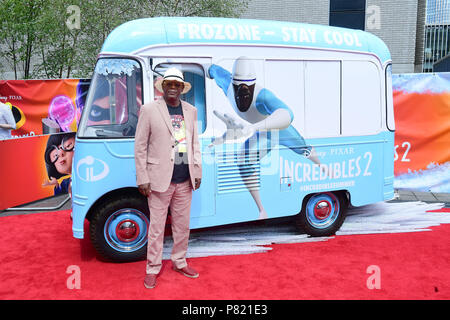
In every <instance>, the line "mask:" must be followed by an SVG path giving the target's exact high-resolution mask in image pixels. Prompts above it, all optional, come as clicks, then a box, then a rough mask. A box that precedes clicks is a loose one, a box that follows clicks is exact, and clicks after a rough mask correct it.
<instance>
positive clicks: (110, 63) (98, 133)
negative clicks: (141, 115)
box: [78, 58, 142, 138]
mask: <svg viewBox="0 0 450 320" xmlns="http://www.w3.org/2000/svg"><path fill="white" fill-rule="evenodd" d="M141 105H142V69H141V66H140V64H139V62H137V61H135V60H131V59H117V58H105V59H99V60H98V61H97V65H96V67H95V70H94V74H93V77H92V82H91V86H90V88H89V93H88V97H87V101H86V105H85V108H87V110H85V111H84V112H83V117H82V119H81V121H80V127H79V129H78V136H79V137H80V138H129V137H134V134H135V131H136V125H137V119H138V118H137V114H138V109H139V108H140V106H141Z"/></svg>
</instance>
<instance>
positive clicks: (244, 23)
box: [101, 17, 391, 63]
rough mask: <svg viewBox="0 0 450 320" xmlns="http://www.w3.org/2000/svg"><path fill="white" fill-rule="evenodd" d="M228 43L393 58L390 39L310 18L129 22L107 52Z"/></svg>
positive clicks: (115, 35) (107, 43) (112, 37)
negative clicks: (308, 21)
mask: <svg viewBox="0 0 450 320" xmlns="http://www.w3.org/2000/svg"><path fill="white" fill-rule="evenodd" d="M177 43H179V44H182V43H218V44H219V43H228V44H260V45H285V46H299V47H309V48H328V49H334V50H345V51H358V52H368V53H372V54H375V55H376V56H377V57H378V58H379V59H380V60H381V62H382V63H385V62H386V61H388V60H390V59H391V56H390V53H389V50H388V48H387V46H386V44H385V43H384V42H383V41H382V40H381V39H379V38H378V37H376V36H375V35H373V34H371V33H368V32H364V31H361V30H353V29H345V28H337V27H330V26H323V25H313V24H304V23H293V22H282V21H267V20H251V19H231V18H184V17H158V18H145V19H138V20H133V21H129V22H127V23H124V24H122V25H120V26H119V27H117V28H116V29H114V30H113V31H112V32H111V33H110V34H109V36H108V37H107V39H106V40H105V43H104V44H103V47H102V50H101V52H108V53H112V52H120V53H128V54H132V53H138V52H139V51H141V50H142V49H145V48H147V47H149V46H152V45H158V44H177Z"/></svg>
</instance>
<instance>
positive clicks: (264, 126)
mask: <svg viewBox="0 0 450 320" xmlns="http://www.w3.org/2000/svg"><path fill="white" fill-rule="evenodd" d="M208 76H209V77H210V78H211V79H214V81H215V82H216V84H217V85H218V86H219V87H220V88H221V89H222V90H223V92H224V94H225V95H226V96H227V98H228V100H229V102H230V104H231V106H232V107H233V109H234V111H235V112H236V114H237V115H238V116H239V118H240V119H242V120H245V121H246V122H247V123H245V124H244V122H243V121H240V119H237V118H235V117H234V116H233V115H231V114H227V113H221V112H219V111H217V110H214V111H213V112H214V114H215V115H216V116H217V117H218V118H219V119H221V120H222V121H223V122H224V123H225V124H226V127H227V129H226V131H225V133H224V134H223V135H222V136H221V137H216V138H214V139H213V142H212V143H211V145H210V147H212V146H216V145H220V144H223V143H225V142H226V141H230V140H239V139H243V140H244V141H246V143H245V149H246V150H252V149H253V148H254V147H255V146H254V144H255V143H256V141H257V139H250V138H251V137H252V136H255V135H256V136H258V137H262V136H263V135H259V133H260V132H262V131H266V132H267V135H266V137H267V139H268V140H270V136H271V132H270V130H279V144H280V145H283V146H286V147H288V148H289V149H291V150H292V151H294V152H295V153H297V154H299V155H302V156H305V157H306V158H308V159H309V160H311V161H313V162H314V163H316V164H320V162H319V160H318V157H317V155H316V152H315V150H314V148H313V147H312V146H308V145H306V142H305V139H304V138H303V137H302V136H301V135H300V133H299V132H298V131H297V130H296V129H295V128H294V127H293V126H292V121H293V119H294V114H293V112H292V111H291V109H290V108H289V107H288V106H287V105H286V104H285V103H284V102H283V101H281V100H280V99H279V98H278V97H277V96H276V95H275V94H274V93H273V92H271V91H270V90H268V89H266V88H262V87H261V86H259V85H258V83H257V79H256V71H255V67H254V64H253V62H252V60H251V59H249V58H247V57H239V58H238V59H236V61H235V62H234V65H233V72H232V73H230V72H229V71H227V70H225V69H224V68H222V67H221V66H218V65H215V64H213V65H211V66H210V67H209V69H208ZM244 181H245V180H244ZM247 187H248V190H249V192H250V194H251V195H252V197H253V199H254V201H255V203H256V205H257V207H258V210H259V219H264V218H267V213H266V211H265V209H264V207H263V205H262V202H261V198H260V195H259V190H255V189H252V188H249V186H247Z"/></svg>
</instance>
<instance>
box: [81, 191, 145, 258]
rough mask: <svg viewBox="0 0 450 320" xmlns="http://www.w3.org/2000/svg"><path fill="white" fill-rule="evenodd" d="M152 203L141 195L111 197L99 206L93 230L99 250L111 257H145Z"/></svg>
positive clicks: (93, 219)
mask: <svg viewBox="0 0 450 320" xmlns="http://www.w3.org/2000/svg"><path fill="white" fill-rule="evenodd" d="M149 216H150V214H149V210H148V204H147V201H146V199H145V198H144V197H141V196H140V195H132V194H127V195H123V196H119V197H115V198H108V199H106V200H105V201H104V202H103V203H102V204H100V205H99V206H97V210H96V212H94V214H93V216H92V218H91V222H90V226H89V232H90V236H91V242H92V244H93V245H94V247H95V249H96V250H97V252H98V253H99V254H100V255H101V256H102V257H103V258H104V259H106V260H108V261H115V262H128V261H138V260H143V259H145V257H146V254H147V233H148V228H149V225H150V221H149Z"/></svg>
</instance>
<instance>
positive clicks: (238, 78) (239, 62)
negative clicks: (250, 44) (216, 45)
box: [233, 57, 256, 86]
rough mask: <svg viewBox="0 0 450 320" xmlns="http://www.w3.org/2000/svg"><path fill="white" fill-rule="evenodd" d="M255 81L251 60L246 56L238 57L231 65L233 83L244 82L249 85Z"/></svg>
mask: <svg viewBox="0 0 450 320" xmlns="http://www.w3.org/2000/svg"><path fill="white" fill-rule="evenodd" d="M255 83H256V72H255V66H254V65H253V61H252V60H251V59H250V58H247V57H239V58H237V59H236V61H235V62H234V65H233V84H235V85H240V84H246V85H248V86H251V85H252V84H255Z"/></svg>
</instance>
